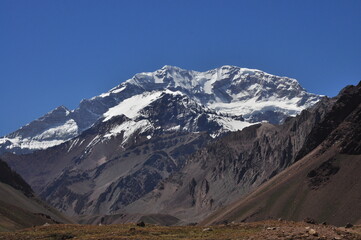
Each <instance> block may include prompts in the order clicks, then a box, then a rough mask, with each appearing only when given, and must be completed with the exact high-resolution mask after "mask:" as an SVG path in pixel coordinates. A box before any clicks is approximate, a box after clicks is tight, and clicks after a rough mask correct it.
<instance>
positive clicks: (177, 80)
mask: <svg viewBox="0 0 361 240" xmlns="http://www.w3.org/2000/svg"><path fill="white" fill-rule="evenodd" d="M167 94H168V95H169V94H170V95H172V96H173V97H171V96H169V98H167V97H165V95H167ZM166 98H167V100H168V101H180V100H181V99H183V100H184V99H187V100H184V101H188V102H192V106H193V105H196V106H197V107H196V109H203V110H201V111H196V112H197V114H201V115H202V114H203V115H204V114H205V115H204V116H203V117H202V118H206V119H207V121H205V122H209V121H211V122H212V121H213V120H214V121H215V122H217V124H216V125H219V126H221V127H220V128H221V129H223V130H224V131H227V130H238V129H240V128H242V127H244V126H247V125H249V124H250V123H255V122H260V121H263V120H267V121H269V122H271V123H280V122H282V121H283V120H284V119H285V118H286V117H287V116H290V115H296V114H297V113H299V112H300V111H301V110H303V109H304V108H307V107H309V106H311V105H313V104H314V103H316V102H317V101H318V100H319V99H320V96H318V95H315V94H311V93H308V92H306V90H305V89H303V88H302V87H301V86H300V84H299V83H298V82H297V80H295V79H292V78H288V77H279V76H276V75H272V74H269V73H266V72H263V71H261V70H257V69H248V68H240V67H236V66H230V65H225V66H221V67H219V68H215V69H212V70H208V71H205V72H199V71H194V70H185V69H182V68H179V67H175V66H169V65H165V66H164V67H162V68H161V69H159V70H156V71H154V72H143V73H138V74H135V75H134V76H133V77H132V78H131V79H129V80H127V81H124V82H123V83H121V84H120V85H118V86H116V87H114V88H112V89H111V90H109V91H108V92H106V93H103V94H100V95H99V96H96V97H93V98H91V99H85V100H83V101H82V102H81V103H80V105H79V107H78V108H77V109H75V110H72V111H70V110H68V109H66V108H65V107H64V106H61V107H58V108H56V109H54V110H53V111H52V112H50V113H48V114H46V115H44V116H43V117H41V118H39V119H37V120H35V121H33V122H31V123H29V124H28V125H26V126H24V127H22V128H21V129H19V130H18V131H16V132H14V133H11V134H9V135H7V136H5V137H3V138H2V139H0V153H1V152H5V151H13V152H28V151H33V150H36V149H43V148H47V147H50V146H53V145H56V144H59V143H61V142H64V141H67V140H69V139H71V138H73V137H76V136H78V135H79V134H80V133H82V132H83V131H84V130H86V129H88V128H90V127H91V126H93V124H95V123H96V122H98V120H100V119H102V121H103V122H107V121H108V120H110V119H111V118H112V117H114V116H119V115H125V116H126V117H128V118H129V119H130V120H131V121H136V122H137V121H138V120H142V119H141V118H142V117H143V118H144V116H142V114H143V113H142V112H143V110H144V109H146V108H147V107H148V106H151V105H152V104H154V103H155V102H158V101H160V99H163V100H164V99H166ZM168 104H170V103H168ZM171 105H172V104H170V105H169V106H171ZM173 107H175V106H173ZM178 107H179V106H178ZM176 108H177V107H176ZM161 110H162V111H165V112H166V111H169V109H168V106H167V105H164V109H161ZM177 111H178V110H177ZM206 112H208V113H206ZM209 112H212V113H209ZM160 113H161V112H160V111H158V112H153V114H160ZM180 116H182V115H180ZM189 116H191V115H189ZM230 116H232V117H230ZM148 117H149V116H148ZM168 117H169V116H168ZM237 117H238V118H239V119H242V121H243V119H245V120H246V122H247V124H243V123H242V121H239V120H235V119H236V118H237ZM150 118H154V117H150ZM221 118H222V120H220V119H221ZM189 119H193V120H196V119H198V117H196V116H193V115H192V116H191V117H190V118H189ZM212 119H213V120H212ZM193 120H192V121H193ZM233 121H237V122H233ZM144 124H145V122H144V121H143V122H142V124H138V125H139V126H145V125H144ZM130 125H131V124H130ZM130 125H129V126H130ZM138 125H137V126H138ZM162 126H163V125H162ZM164 126H166V125H164ZM167 126H168V125H167ZM168 127H170V128H172V127H176V126H170V125H169V126H168ZM178 129H180V130H182V129H183V130H186V131H191V130H190V129H197V128H196V127H194V126H193V127H188V128H185V126H184V127H183V128H182V127H180V128H178Z"/></svg>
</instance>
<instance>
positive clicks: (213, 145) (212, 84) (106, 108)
mask: <svg viewBox="0 0 361 240" xmlns="http://www.w3.org/2000/svg"><path fill="white" fill-rule="evenodd" d="M360 98H361V94H360V84H359V85H358V86H348V87H346V88H345V89H344V90H342V91H341V92H340V94H339V95H338V96H337V97H334V98H328V97H322V96H319V95H315V94H311V93H308V92H307V91H306V90H305V89H303V88H302V87H301V86H300V84H299V83H298V82H297V81H296V80H295V79H292V78H287V77H279V76H275V75H271V74H268V73H265V72H262V71H260V70H255V69H246V68H239V67H234V66H223V67H220V68H217V69H213V70H209V71H206V72H196V71H189V70H184V69H181V68H178V67H172V66H164V67H163V68H162V69H160V70H157V71H155V72H150V73H139V74H136V75H135V76H134V77H132V78H131V79H129V80H127V81H125V82H123V83H121V84H120V85H118V86H117V87H115V88H113V89H111V90H110V91H108V92H107V93H103V94H101V95H99V96H96V97H93V98H91V99H87V100H83V101H82V102H81V103H80V105H79V107H78V108H77V109H75V110H72V111H70V110H68V109H66V108H65V107H59V108H57V109H55V110H53V111H52V112H50V113H48V114H46V115H45V116H43V117H41V118H39V119H37V120H35V121H33V122H31V123H29V124H28V125H26V126H24V127H22V128H20V129H19V130H17V131H15V132H14V133H11V134H8V135H7V136H5V137H3V138H2V139H0V152H1V153H2V156H1V157H2V159H4V161H6V162H7V163H8V164H9V166H10V167H11V168H13V169H15V170H16V171H17V172H18V173H19V174H20V175H21V176H22V177H23V178H24V179H25V180H26V181H27V182H28V183H29V184H30V186H31V188H32V189H34V191H35V193H36V194H37V195H39V196H40V197H41V198H42V199H43V200H45V201H46V202H47V203H49V204H50V205H52V206H53V207H55V208H57V209H58V210H60V211H61V212H63V213H65V214H66V215H68V216H71V217H73V218H74V219H76V220H77V221H78V222H82V223H93V224H98V223H114V222H128V221H137V220H139V219H143V220H144V219H147V220H149V219H151V220H152V221H155V222H158V223H161V224H190V223H195V222H201V223H202V224H213V223H222V222H228V221H251V220H259V219H265V218H268V217H272V218H278V217H282V218H287V219H290V220H300V219H301V218H303V217H313V218H315V219H317V220H323V221H330V222H332V223H334V224H344V223H345V221H349V222H354V223H356V222H360V221H361V219H360V214H357V213H355V214H351V213H350V212H351V207H359V203H358V202H357V199H360V195H359V193H360V192H361V191H359V190H360V188H359V187H360V185H359V184H360V181H359V180H360V179H359V178H358V176H357V174H356V172H355V171H357V169H359V163H360V142H361V141H360V140H361V138H360V135H359V134H358V132H359V131H357V129H359V128H360V126H359V122H360V121H359V120H360V112H359V108H360V102H361V100H360ZM345 159H346V160H345ZM346 161H347V163H345V162H346ZM310 162H312V164H309V163H310ZM347 166H348V167H347ZM350 174H351V175H352V176H353V178H352V177H350ZM286 179H287V180H286ZM328 182H332V184H328ZM343 182H345V183H347V184H348V186H349V187H350V188H351V190H349V191H347V192H345V188H342V184H341V183H343ZM282 184H283V185H282ZM333 184H334V185H335V186H336V185H337V184H339V185H337V186H339V187H338V188H336V187H335V188H334V189H333V188H332V189H333V190H332V189H331V190H330V189H329V188H330V186H333ZM262 189H263V190H262ZM298 189H303V195H300V194H299V195H298V194H296V193H298V191H297V190H298ZM332 191H333V192H332ZM330 192H332V194H335V196H336V195H337V193H338V192H340V193H341V192H342V193H343V194H340V195H337V197H335V198H334V201H335V202H337V203H339V205H335V206H337V207H338V208H340V209H339V210H337V211H336V210H335V211H334V212H331V213H329V214H326V213H324V212H322V211H326V210H322V209H323V208H322V207H319V205H320V204H322V206H325V208H327V206H330V204H333V202H332V201H330V200H329V199H327V198H326V196H327V194H329V193H330ZM265 193H267V194H265ZM315 196H317V197H315ZM348 198H350V199H351V200H347V199H348ZM239 199H241V200H239ZM300 199H301V200H302V201H301V200H300ZM305 199H307V202H311V203H312V204H313V205H312V204H310V205H308V204H305V201H306V200H305ZM319 199H322V202H321V203H319V202H318V200H319ZM352 199H353V200H352ZM355 199H356V200H355ZM285 203H287V204H285ZM317 203H319V205H318V204H317ZM347 204H349V205H347ZM310 206H312V207H310ZM315 209H318V210H315ZM343 209H344V210H345V211H344V213H343ZM348 213H350V214H348Z"/></svg>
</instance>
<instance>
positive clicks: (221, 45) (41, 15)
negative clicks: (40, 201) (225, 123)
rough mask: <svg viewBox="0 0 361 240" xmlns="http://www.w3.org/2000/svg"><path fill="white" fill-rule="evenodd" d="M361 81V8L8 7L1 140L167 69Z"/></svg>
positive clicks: (324, 1)
mask: <svg viewBox="0 0 361 240" xmlns="http://www.w3.org/2000/svg"><path fill="white" fill-rule="evenodd" d="M166 64H168V65H176V66H179V67H182V68H185V69H193V70H199V71H203V70H208V69H212V68H216V67H219V66H222V65H226V64H229V65H236V66H240V67H249V68H257V69H261V70H264V71H266V72H269V73H272V74H277V75H283V76H289V77H293V78H296V79H298V80H299V82H300V83H301V85H302V86H303V87H305V88H306V89H307V90H309V91H310V92H314V93H318V94H325V95H329V96H334V95H336V94H337V92H338V91H339V90H340V89H341V88H342V87H343V86H345V85H347V84H356V83H358V82H359V81H360V80H361V1H359V0H354V1H353V0H348V1H344V0H339V1H331V0H317V1H316V0H310V1H305V0H300V1H296V0H292V1H289V0H285V1H277V0H272V1H271V0H264V1H260V0H258V1H257V0H249V1H240V0H235V1H227V0H219V1H212V0H204V1H201V0H190V1H186V0H179V1H177V0H164V1H160V0H152V1H150V0H144V1H136V0H131V1H130V0H115V1H111V0H107V1H100V0H99V1H92V0H84V1H82V0H66V1H62V0H56V1H49V0H44V1H39V0H32V1H30V0H26V1H20V0H17V1H14V0H0V81H1V94H0V109H1V116H0V136H2V135H4V134H7V133H10V132H12V131H14V130H16V129H17V128H19V127H20V126H22V125H24V124H26V123H28V122H30V121H32V120H34V119H36V118H38V117H40V116H42V115H43V114H45V113H47V112H49V111H50V110H52V109H53V108H55V107H57V106H60V105H64V106H66V107H68V108H69V109H74V108H76V107H77V105H78V104H79V102H80V100H81V99H83V98H90V97H92V96H95V95H98V94H100V93H102V92H105V91H108V90H109V89H110V88H112V87H114V86H116V85H118V84H119V83H120V82H122V81H124V80H126V79H129V78H130V77H132V76H133V75H134V74H135V73H137V72H144V71H154V70H156V69H159V68H161V67H162V66H163V65H166Z"/></svg>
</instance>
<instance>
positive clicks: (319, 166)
mask: <svg viewBox="0 0 361 240" xmlns="http://www.w3.org/2000/svg"><path fill="white" fill-rule="evenodd" d="M360 120H361V83H360V84H359V85H357V86H348V87H346V88H345V89H343V90H342V91H341V92H340V94H339V95H338V96H337V97H335V98H332V99H330V98H324V99H322V100H321V101H320V102H319V103H317V104H316V105H314V106H313V107H311V108H309V109H307V110H304V111H303V112H302V113H301V114H300V115H298V116H296V117H294V118H288V119H287V120H286V121H285V123H284V124H282V125H272V124H269V123H262V124H258V125H253V126H250V127H247V128H245V129H243V130H242V131H240V132H235V133H231V134H229V135H227V136H225V137H222V138H220V139H217V140H216V141H214V142H213V143H210V144H208V145H207V146H205V147H204V148H202V149H200V150H199V151H197V152H196V153H195V154H193V155H192V156H191V157H190V158H189V159H188V160H187V162H186V164H185V165H184V167H183V168H182V169H181V170H180V171H178V172H177V173H175V174H173V175H171V176H170V177H169V178H167V179H165V180H164V181H162V182H161V183H160V184H159V185H158V186H157V188H156V189H155V190H153V191H152V192H150V193H149V194H147V195H145V196H144V197H142V198H141V199H139V200H137V201H134V202H133V203H131V204H130V205H128V206H127V207H126V208H125V209H124V212H125V213H128V214H136V213H143V214H155V213H167V214H170V215H173V216H175V217H177V218H179V219H181V220H183V221H184V222H188V223H189V222H192V221H195V222H198V221H201V223H202V224H215V223H223V222H231V221H255V220H263V219H268V218H276V219H277V218H284V219H288V220H303V219H304V218H306V217H309V218H314V219H316V221H319V222H323V221H326V222H329V223H332V224H335V225H345V224H346V223H347V222H351V223H354V224H356V223H360V221H361V214H360V212H359V211H357V210H356V209H361V205H360V201H359V200H360V199H361V191H360V190H361V185H360V184H361V181H360V180H361V179H360V176H359V171H360V170H361V169H360V167H361V135H360V133H361V131H360V129H361V125H360V123H361V121H360ZM249 193H251V194H249ZM248 194H249V195H248ZM237 199H240V200H237ZM214 211H216V212H215V213H214V214H212V215H210V214H211V213H212V212H214ZM209 215H210V216H209ZM204 218H206V220H203V219H204Z"/></svg>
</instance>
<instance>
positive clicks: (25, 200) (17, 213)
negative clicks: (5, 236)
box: [0, 160, 72, 231]
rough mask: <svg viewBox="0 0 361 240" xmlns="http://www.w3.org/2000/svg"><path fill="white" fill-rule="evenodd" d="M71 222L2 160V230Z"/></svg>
mask: <svg viewBox="0 0 361 240" xmlns="http://www.w3.org/2000/svg"><path fill="white" fill-rule="evenodd" d="M71 222H72V221H71V220H69V219H67V218H66V217H64V216H63V215H62V214H60V213H59V212H58V211H56V210H55V209H53V208H52V207H50V206H48V205H47V204H45V203H44V202H42V201H41V200H39V199H38V198H36V197H35V195H34V193H33V190H32V189H31V187H30V186H29V185H28V184H27V183H26V182H25V181H24V180H23V179H22V178H21V177H20V176H19V175H18V174H17V173H16V172H14V171H12V170H11V169H10V167H9V166H8V165H7V164H6V163H5V162H3V161H2V160H0V231H12V230H16V229H21V228H26V227H31V226H35V225H43V224H45V223H48V224H54V223H71Z"/></svg>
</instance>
